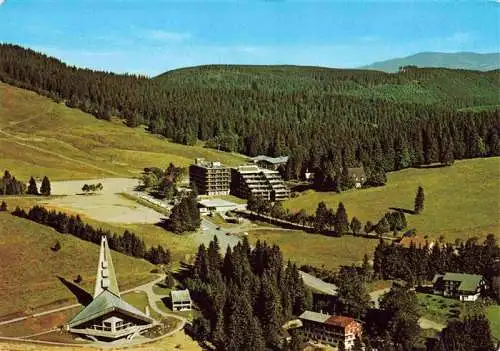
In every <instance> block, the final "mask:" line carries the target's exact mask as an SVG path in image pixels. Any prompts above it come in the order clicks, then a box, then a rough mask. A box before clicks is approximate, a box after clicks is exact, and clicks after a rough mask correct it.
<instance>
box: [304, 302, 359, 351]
mask: <svg viewBox="0 0 500 351" xmlns="http://www.w3.org/2000/svg"><path fill="white" fill-rule="evenodd" d="M299 319H300V320H301V322H302V327H301V328H299V331H300V333H302V335H303V336H304V338H305V339H307V340H312V341H316V342H319V343H322V344H327V345H331V346H333V347H338V346H339V345H340V344H343V345H344V348H345V350H351V349H352V347H353V346H354V340H355V339H356V337H361V335H362V327H361V324H360V323H359V322H356V321H355V320H354V319H353V318H351V317H345V316H332V315H329V314H323V313H318V312H312V311H305V312H304V313H302V314H301V315H300V316H299Z"/></svg>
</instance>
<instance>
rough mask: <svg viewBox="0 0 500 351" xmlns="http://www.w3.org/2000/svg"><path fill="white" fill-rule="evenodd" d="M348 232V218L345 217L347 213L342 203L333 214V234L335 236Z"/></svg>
mask: <svg viewBox="0 0 500 351" xmlns="http://www.w3.org/2000/svg"><path fill="white" fill-rule="evenodd" d="M348 231H349V218H348V217H347V212H346V209H345V207H344V204H343V203H342V202H340V203H339V206H338V207H337V212H336V213H335V232H336V233H337V235H342V234H343V233H347V232H348Z"/></svg>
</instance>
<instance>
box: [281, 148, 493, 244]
mask: <svg viewBox="0 0 500 351" xmlns="http://www.w3.org/2000/svg"><path fill="white" fill-rule="evenodd" d="M387 179H388V182H387V185H386V186H384V187H380V188H369V189H363V190H350V191H346V192H344V193H341V194H336V193H333V192H315V191H306V192H305V193H303V194H302V195H299V196H298V197H296V198H293V199H290V200H289V201H287V202H286V203H285V207H287V208H289V209H291V210H293V211H298V210H300V209H301V208H305V209H306V210H307V211H308V212H309V213H313V212H314V211H315V210H316V207H317V204H318V203H319V202H320V201H324V202H325V203H327V205H328V206H329V207H334V208H337V205H338V203H339V202H340V201H342V202H343V203H344V205H345V207H346V209H347V213H348V215H349V217H350V218H352V216H356V217H358V218H359V219H360V220H361V221H362V222H363V223H366V221H368V220H370V221H372V222H376V221H378V220H379V219H380V218H381V217H382V216H383V215H384V213H385V212H387V211H389V208H390V207H397V208H405V209H413V201H414V199H415V194H416V191H417V188H418V186H419V185H421V186H423V188H424V192H425V203H424V206H425V207H424V211H423V213H422V214H420V215H407V216H406V217H407V220H408V226H409V228H416V229H417V233H419V234H421V235H428V236H429V237H430V238H438V237H439V236H440V235H444V237H445V240H446V241H450V242H453V241H454V240H455V239H457V238H460V239H467V238H469V237H472V236H478V237H485V236H486V235H487V234H488V233H494V234H496V235H497V236H498V235H500V200H499V194H500V183H499V182H498V179H500V157H494V158H485V159H473V160H464V161H457V162H455V164H454V165H453V166H451V167H445V168H427V169H406V170H402V171H398V172H393V173H389V174H388V176H387Z"/></svg>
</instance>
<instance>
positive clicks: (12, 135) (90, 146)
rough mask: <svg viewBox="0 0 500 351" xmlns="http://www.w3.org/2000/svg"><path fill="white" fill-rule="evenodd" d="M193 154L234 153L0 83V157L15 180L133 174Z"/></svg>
mask: <svg viewBox="0 0 500 351" xmlns="http://www.w3.org/2000/svg"><path fill="white" fill-rule="evenodd" d="M196 157H205V158H206V159H208V160H218V161H221V162H223V163H226V164H228V165H236V164H240V163H243V162H244V160H245V158H244V157H243V156H241V155H238V154H232V153H227V152H219V151H216V150H213V149H207V148H204V147H203V145H196V146H185V145H180V144H176V143H172V142H169V141H167V140H166V139H165V138H163V137H159V136H155V135H152V134H150V133H148V132H147V131H146V130H145V129H144V127H138V128H133V129H132V128H128V127H126V126H124V125H123V123H122V122H121V121H117V120H115V121H114V122H112V123H110V122H106V121H102V120H98V119H96V118H95V117H93V116H91V115H89V114H86V113H83V112H81V111H80V110H77V109H71V108H68V107H66V106H65V105H63V104H57V103H55V102H53V101H51V100H50V99H48V98H45V97H42V96H39V95H37V94H36V93H34V92H30V91H27V90H23V89H19V88H15V87H12V86H9V85H7V84H4V83H0V160H2V162H1V163H2V164H1V166H2V168H3V169H9V170H10V171H11V173H12V174H13V175H15V176H16V177H17V178H18V179H25V180H28V179H29V177H30V176H38V177H40V176H44V175H47V176H48V177H49V178H50V179H51V180H67V179H90V178H99V177H117V176H125V177H132V176H135V175H138V174H139V173H140V172H141V171H142V169H143V168H144V167H151V166H157V167H166V166H167V165H168V164H169V163H170V162H173V163H174V164H175V165H178V166H187V165H188V164H190V163H192V162H193V160H194V158H196Z"/></svg>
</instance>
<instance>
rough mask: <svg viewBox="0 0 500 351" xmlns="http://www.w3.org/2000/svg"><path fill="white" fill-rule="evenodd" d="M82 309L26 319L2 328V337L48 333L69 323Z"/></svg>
mask: <svg viewBox="0 0 500 351" xmlns="http://www.w3.org/2000/svg"><path fill="white" fill-rule="evenodd" d="M80 309H81V308H80V307H75V308H72V309H69V310H65V311H61V312H56V313H51V314H48V315H45V316H40V317H33V318H28V319H25V320H23V321H21V322H17V323H12V324H7V325H2V326H0V335H1V336H9V337H20V336H28V335H32V334H36V333H41V332H45V331H48V330H50V329H54V328H57V327H59V326H62V325H64V324H65V323H67V322H68V321H69V320H70V319H71V318H72V317H73V316H75V315H76V314H77V313H78V312H79V311H80Z"/></svg>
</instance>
